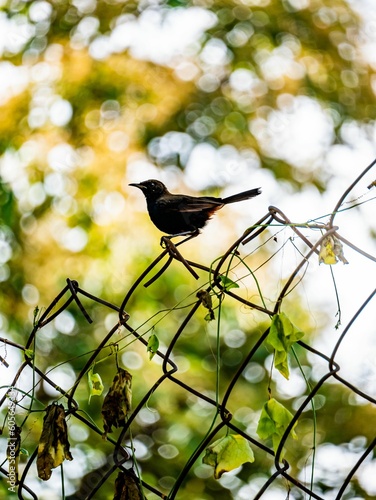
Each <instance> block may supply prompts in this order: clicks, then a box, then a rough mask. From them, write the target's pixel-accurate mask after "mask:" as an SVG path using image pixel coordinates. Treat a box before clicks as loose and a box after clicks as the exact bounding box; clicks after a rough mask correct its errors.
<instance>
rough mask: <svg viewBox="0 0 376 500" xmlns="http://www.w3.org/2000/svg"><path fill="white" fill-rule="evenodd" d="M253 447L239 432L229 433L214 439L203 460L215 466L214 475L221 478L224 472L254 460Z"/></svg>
mask: <svg viewBox="0 0 376 500" xmlns="http://www.w3.org/2000/svg"><path fill="white" fill-rule="evenodd" d="M254 460H255V458H254V455H253V451H252V448H251V447H250V444H249V442H248V441H247V440H246V439H245V438H244V437H243V436H240V435H239V434H229V435H228V436H225V437H223V438H221V439H218V440H217V441H214V443H212V444H211V445H210V446H208V448H206V454H205V456H204V457H203V459H202V461H203V463H204V464H206V465H211V466H212V467H214V477H215V479H219V478H220V477H221V476H222V474H224V473H225V472H229V471H231V470H233V469H236V468H237V467H240V466H241V465H243V464H244V463H246V462H254Z"/></svg>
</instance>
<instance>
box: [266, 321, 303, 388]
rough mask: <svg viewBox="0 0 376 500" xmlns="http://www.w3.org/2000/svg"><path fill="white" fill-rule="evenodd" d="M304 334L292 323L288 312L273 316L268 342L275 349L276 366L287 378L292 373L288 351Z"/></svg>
mask: <svg viewBox="0 0 376 500" xmlns="http://www.w3.org/2000/svg"><path fill="white" fill-rule="evenodd" d="M303 336H304V333H303V332H301V331H300V330H298V328H296V326H294V325H293V324H292V323H291V321H290V320H289V318H288V317H287V316H286V314H284V313H280V314H275V315H274V316H273V319H272V324H271V326H270V332H269V335H268V339H267V342H268V344H269V345H270V346H271V347H273V348H274V350H275V356H274V366H275V367H276V369H277V370H279V372H280V373H281V374H282V375H283V376H284V377H285V378H287V379H288V378H289V375H290V370H289V364H288V352H289V350H290V347H291V346H292V344H294V342H297V341H298V340H300V339H301V338H302V337H303Z"/></svg>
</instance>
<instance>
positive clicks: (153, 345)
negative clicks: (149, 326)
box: [146, 333, 159, 359]
mask: <svg viewBox="0 0 376 500" xmlns="http://www.w3.org/2000/svg"><path fill="white" fill-rule="evenodd" d="M158 347H159V339H158V337H157V336H156V334H155V333H153V334H151V335H150V337H149V340H148V345H147V348H146V351H147V352H148V353H149V359H153V357H154V355H155V353H156V352H157V351H158Z"/></svg>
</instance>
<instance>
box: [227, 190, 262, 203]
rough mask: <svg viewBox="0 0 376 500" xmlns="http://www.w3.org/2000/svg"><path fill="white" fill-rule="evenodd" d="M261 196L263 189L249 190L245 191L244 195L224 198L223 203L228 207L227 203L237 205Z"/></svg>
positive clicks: (239, 194)
mask: <svg viewBox="0 0 376 500" xmlns="http://www.w3.org/2000/svg"><path fill="white" fill-rule="evenodd" d="M259 194H261V188H255V189H249V190H248V191H243V192H242V193H238V194H233V195H232V196H228V197H227V198H223V199H222V202H223V203H224V204H225V205H227V203H235V202H236V201H243V200H248V199H249V198H254V197H255V196H258V195H259Z"/></svg>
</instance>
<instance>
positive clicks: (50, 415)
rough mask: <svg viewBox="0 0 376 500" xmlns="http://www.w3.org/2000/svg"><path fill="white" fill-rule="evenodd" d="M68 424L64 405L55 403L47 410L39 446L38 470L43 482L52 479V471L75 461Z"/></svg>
mask: <svg viewBox="0 0 376 500" xmlns="http://www.w3.org/2000/svg"><path fill="white" fill-rule="evenodd" d="M69 448H70V445H69V441H68V431H67V423H66V421H65V412H64V407H63V405H58V404H56V403H53V404H52V405H50V406H48V407H47V409H46V415H45V416H44V419H43V429H42V434H41V437H40V439H39V445H38V458H37V469H38V476H39V477H40V479H43V481H47V480H48V479H50V477H51V474H52V469H55V467H58V466H59V465H61V464H62V463H63V461H64V460H65V459H66V460H73V457H72V455H71V453H70V451H69Z"/></svg>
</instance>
